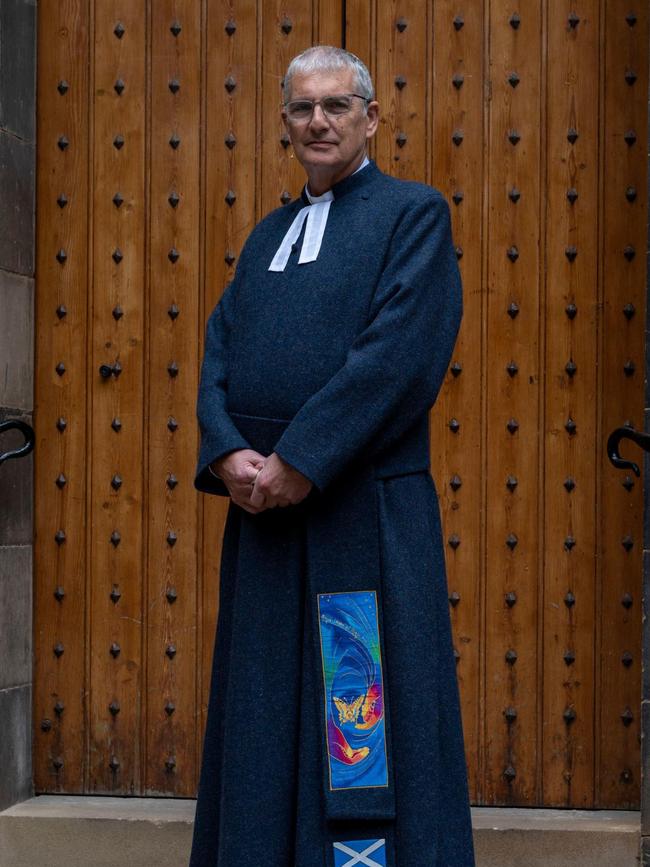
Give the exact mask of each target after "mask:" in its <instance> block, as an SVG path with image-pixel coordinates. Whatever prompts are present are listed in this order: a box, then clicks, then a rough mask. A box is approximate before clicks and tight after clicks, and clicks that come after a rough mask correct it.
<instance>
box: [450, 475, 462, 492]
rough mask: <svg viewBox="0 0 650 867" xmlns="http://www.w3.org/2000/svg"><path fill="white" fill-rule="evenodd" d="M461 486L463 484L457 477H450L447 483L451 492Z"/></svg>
mask: <svg viewBox="0 0 650 867" xmlns="http://www.w3.org/2000/svg"><path fill="white" fill-rule="evenodd" d="M462 484H463V482H462V480H461V477H460V476H458V475H454V476H452V477H451V479H450V481H449V487H450V488H451V489H452V491H457V490H458V489H459V488H460V487H461V485H462Z"/></svg>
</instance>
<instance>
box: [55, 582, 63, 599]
mask: <svg viewBox="0 0 650 867" xmlns="http://www.w3.org/2000/svg"><path fill="white" fill-rule="evenodd" d="M54 598H55V599H56V601H57V602H63V599H64V598H65V590H64V589H63V587H61V586H60V585H59V586H58V587H56V588H55V589H54Z"/></svg>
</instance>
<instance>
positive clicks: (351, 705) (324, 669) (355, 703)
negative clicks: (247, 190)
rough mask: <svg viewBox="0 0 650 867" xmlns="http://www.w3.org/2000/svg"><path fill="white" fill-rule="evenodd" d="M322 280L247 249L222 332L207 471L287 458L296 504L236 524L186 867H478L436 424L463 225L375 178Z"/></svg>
mask: <svg viewBox="0 0 650 867" xmlns="http://www.w3.org/2000/svg"><path fill="white" fill-rule="evenodd" d="M332 191H333V193H334V201H333V202H332V204H331V207H330V211H329V218H328V221H327V225H326V228H325V234H324V237H323V242H322V247H321V250H320V253H319V255H318V257H317V259H316V260H315V261H313V262H309V263H306V264H299V263H298V257H299V255H300V240H299V242H298V243H297V244H295V245H294V249H293V252H292V253H291V256H290V258H289V261H288V263H287V265H286V267H285V269H284V271H281V272H271V271H269V270H268V268H269V264H270V263H271V261H272V260H273V257H274V255H275V253H276V251H277V249H278V247H279V245H280V243H281V241H282V239H283V238H284V235H285V233H286V232H287V229H288V228H289V226H290V225H291V223H292V221H293V219H294V217H295V216H296V215H297V213H298V211H299V210H300V209H301V208H302V207H304V206H305V205H306V204H307V199H306V198H304V197H303V198H302V199H298V200H297V201H295V202H292V203H291V204H290V205H288V206H286V207H284V208H280V209H278V210H277V211H274V212H273V213H272V214H270V215H269V216H268V217H266V218H265V219H264V220H262V221H261V222H260V223H259V225H258V226H256V228H255V229H254V230H253V232H252V233H251V235H250V237H249V238H248V241H247V242H246V244H245V247H244V249H243V251H242V254H241V257H240V260H239V263H238V266H237V271H236V275H235V278H234V280H233V282H232V283H231V284H230V286H229V287H228V288H227V289H226V291H225V293H224V296H223V298H222V300H221V301H220V303H219V304H218V305H217V307H216V308H215V310H214V312H213V313H212V315H211V317H210V320H209V322H208V326H207V338H206V351H205V359H204V363H203V370H202V377H201V387H200V393H199V406H198V414H199V421H200V426H201V433H202V438H201V451H200V456H199V467H198V473H197V478H196V485H197V487H198V488H199V489H200V490H202V491H206V492H208V493H212V494H219V495H226V494H227V491H226V489H225V487H224V486H223V485H222V483H221V482H220V481H219V480H217V479H215V478H214V477H213V476H212V475H211V473H210V472H209V470H208V464H209V463H211V462H212V461H214V460H215V459H217V458H219V457H220V456H222V455H224V454H226V453H227V452H229V451H232V450H233V449H239V448H254V449H256V450H257V451H259V452H261V453H262V454H265V455H268V454H270V453H271V452H272V451H275V452H277V453H278V454H279V455H280V457H282V458H283V459H284V460H286V461H287V462H288V463H290V464H291V465H293V466H294V467H296V468H297V469H298V470H300V472H302V473H303V474H304V475H305V476H307V477H308V478H309V479H311V480H312V481H313V483H314V488H313V489H312V491H311V493H310V494H309V496H308V497H307V498H306V500H304V501H303V503H301V504H299V505H297V506H289V507H287V508H283V509H279V508H278V509H272V510H269V511H267V512H264V513H262V514H260V515H250V514H248V513H246V512H244V511H243V510H241V509H239V508H238V507H236V506H233V505H231V506H230V510H229V512H228V518H227V522H226V530H225V535H224V542H223V557H222V565H221V588H220V610H219V622H218V626H217V638H216V646H215V654H214V663H213V674H212V684H211V692H210V704H209V711H208V722H207V731H206V737H205V743H204V753H203V764H202V770H201V778H200V784H199V796H198V804H197V813H196V823H195V829H194V841H193V848H192V857H191V861H190V865H191V867H258V865H259V867H262V865H264V867H354V865H359V867H363V865H366V867H377V865H379V867H383V865H386V867H472V865H474V856H473V848H472V831H471V820H470V811H469V801H468V792H467V779H466V767H465V755H464V749H463V736H462V726H461V718H460V707H459V697H458V687H457V681H456V672H455V664H454V654H453V647H452V639H451V628H450V618H449V610H448V601H447V584H446V578H445V566H444V554H443V545H442V535H441V527H440V517H439V511H438V502H437V496H436V492H435V488H434V484H433V481H432V479H431V476H430V474H429V437H428V410H429V408H430V407H431V406H432V404H433V403H434V401H435V399H436V396H437V393H438V390H439V388H440V385H441V383H442V381H443V378H444V376H445V373H446V370H447V367H448V364H449V360H450V356H451V352H452V349H453V346H454V342H455V339H456V334H457V331H458V326H459V322H460V318H461V309H462V301H461V286H460V279H459V274H458V267H457V263H456V255H455V251H454V247H453V244H452V238H451V231H450V220H449V209H448V206H447V204H446V202H445V200H444V199H443V198H442V196H441V195H440V194H439V193H438V192H437V191H435V190H433V189H432V188H430V187H427V186H424V185H422V184H416V183H411V182H404V181H398V180H395V179H393V178H390V177H388V176H386V175H384V174H382V173H381V172H380V171H379V169H378V168H377V167H376V166H375V164H374V163H372V162H371V163H370V164H369V165H368V166H366V167H365V168H364V169H362V170H361V171H360V172H357V173H356V174H354V175H352V176H349V177H347V178H345V179H344V180H342V181H340V182H339V183H338V184H336V185H335V186H334V187H333V190H332Z"/></svg>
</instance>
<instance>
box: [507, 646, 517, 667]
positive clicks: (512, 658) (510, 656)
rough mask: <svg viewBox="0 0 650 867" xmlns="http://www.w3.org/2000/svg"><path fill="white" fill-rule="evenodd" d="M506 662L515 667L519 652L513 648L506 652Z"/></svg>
mask: <svg viewBox="0 0 650 867" xmlns="http://www.w3.org/2000/svg"><path fill="white" fill-rule="evenodd" d="M505 660H506V662H507V663H508V665H514V664H515V662H516V661H517V651H516V650H513V649H512V648H510V649H509V650H506V655H505Z"/></svg>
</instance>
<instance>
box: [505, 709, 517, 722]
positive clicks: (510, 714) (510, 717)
mask: <svg viewBox="0 0 650 867" xmlns="http://www.w3.org/2000/svg"><path fill="white" fill-rule="evenodd" d="M503 715H504V717H505V718H506V722H508V723H513V722H514V721H515V720H516V719H517V711H516V709H515V708H514V707H512V705H511V706H510V707H507V708H506V709H505V710H504V711H503Z"/></svg>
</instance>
